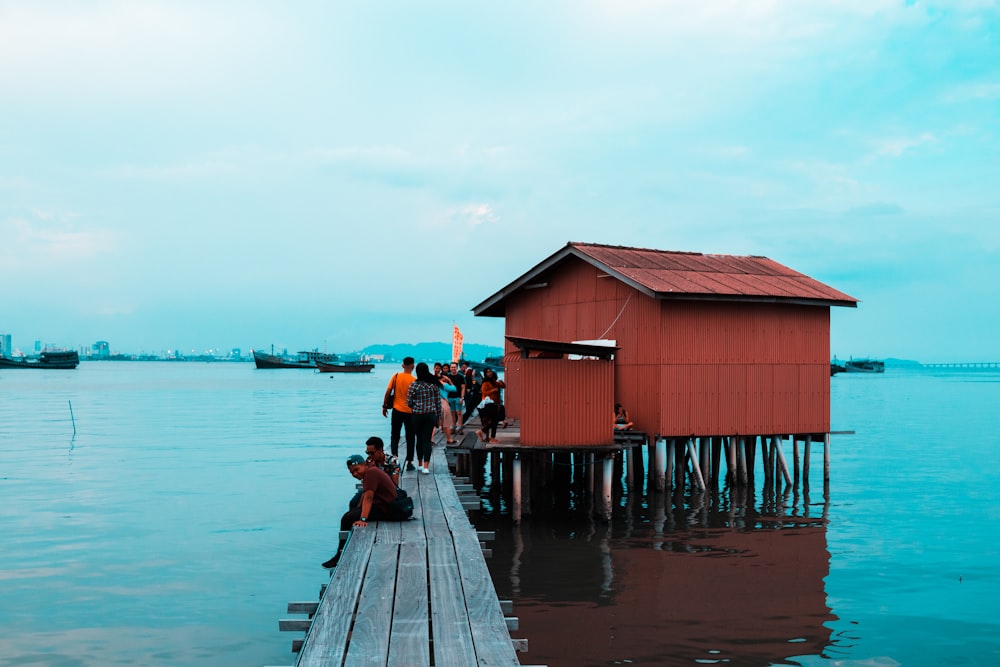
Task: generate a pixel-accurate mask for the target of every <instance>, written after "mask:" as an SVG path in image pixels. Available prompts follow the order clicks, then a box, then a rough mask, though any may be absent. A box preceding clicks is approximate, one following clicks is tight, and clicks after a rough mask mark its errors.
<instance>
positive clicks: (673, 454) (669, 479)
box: [663, 438, 677, 487]
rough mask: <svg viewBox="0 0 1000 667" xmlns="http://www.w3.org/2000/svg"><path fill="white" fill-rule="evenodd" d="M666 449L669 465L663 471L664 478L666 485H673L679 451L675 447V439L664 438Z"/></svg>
mask: <svg viewBox="0 0 1000 667" xmlns="http://www.w3.org/2000/svg"><path fill="white" fill-rule="evenodd" d="M663 442H664V450H665V454H666V457H667V467H666V469H665V470H664V471H663V478H664V482H665V485H664V486H666V484H669V485H670V486H671V487H672V486H673V485H674V475H676V474H677V473H676V471H675V468H676V467H677V451H676V449H675V447H674V440H673V438H671V439H670V440H664V441H663Z"/></svg>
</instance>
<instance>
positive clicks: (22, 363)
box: [0, 350, 80, 369]
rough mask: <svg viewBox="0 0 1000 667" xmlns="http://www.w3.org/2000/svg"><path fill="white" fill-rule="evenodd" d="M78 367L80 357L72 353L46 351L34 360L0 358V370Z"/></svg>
mask: <svg viewBox="0 0 1000 667" xmlns="http://www.w3.org/2000/svg"><path fill="white" fill-rule="evenodd" d="M79 365H80V355H79V354H78V353H76V352H74V351H64V350H46V351H44V352H42V353H41V354H39V355H38V357H37V358H35V359H29V358H27V357H20V358H17V359H13V358H10V357H0V368H61V369H70V368H76V367H77V366H79Z"/></svg>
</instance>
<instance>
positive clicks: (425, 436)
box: [406, 361, 441, 475]
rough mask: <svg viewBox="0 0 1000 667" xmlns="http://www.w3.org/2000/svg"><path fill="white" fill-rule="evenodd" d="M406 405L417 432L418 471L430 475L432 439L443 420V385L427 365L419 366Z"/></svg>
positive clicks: (420, 364) (407, 395) (421, 364)
mask: <svg viewBox="0 0 1000 667" xmlns="http://www.w3.org/2000/svg"><path fill="white" fill-rule="evenodd" d="M406 405H408V406H409V408H410V410H411V411H412V413H413V427H414V428H413V430H415V431H416V432H417V470H419V471H420V472H422V473H424V474H425V475H426V474H428V473H430V464H431V437H432V435H433V433H434V427H435V426H437V423H438V422H439V421H440V420H441V384H440V383H439V382H438V379H437V378H436V377H434V374H433V373H431V369H430V368H428V367H427V364H425V363H424V362H422V361H421V362H420V363H419V364H417V379H416V380H414V382H413V384H411V385H410V388H409V389H408V390H407V392H406Z"/></svg>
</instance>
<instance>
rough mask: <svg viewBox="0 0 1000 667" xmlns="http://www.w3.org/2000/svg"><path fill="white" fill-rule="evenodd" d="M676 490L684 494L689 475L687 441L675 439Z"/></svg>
mask: <svg viewBox="0 0 1000 667" xmlns="http://www.w3.org/2000/svg"><path fill="white" fill-rule="evenodd" d="M673 449H674V490H675V491H676V492H677V493H680V494H683V493H684V490H685V487H684V481H685V480H684V477H685V475H687V460H688V455H687V451H688V450H687V439H682V438H674V447H673Z"/></svg>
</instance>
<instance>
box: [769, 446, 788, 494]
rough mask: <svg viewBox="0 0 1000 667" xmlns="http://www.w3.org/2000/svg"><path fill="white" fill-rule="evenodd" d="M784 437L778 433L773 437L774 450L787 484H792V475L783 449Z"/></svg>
mask: <svg viewBox="0 0 1000 667" xmlns="http://www.w3.org/2000/svg"><path fill="white" fill-rule="evenodd" d="M782 439H783V438H782V437H781V436H779V435H776V436H774V437H773V438H771V442H772V443H773V447H774V451H775V453H776V454H777V459H778V468H780V470H781V474H782V475H784V477H785V484H787V485H789V486H790V485H791V483H792V476H791V474H789V472H788V462H787V461H786V460H785V452H783V451H782V450H781V441H782Z"/></svg>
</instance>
